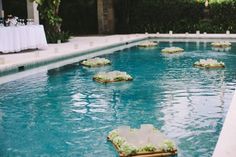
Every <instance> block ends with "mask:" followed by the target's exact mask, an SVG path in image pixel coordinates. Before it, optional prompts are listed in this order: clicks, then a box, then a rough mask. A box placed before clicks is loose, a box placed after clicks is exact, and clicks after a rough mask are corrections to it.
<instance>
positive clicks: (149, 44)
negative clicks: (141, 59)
mask: <svg viewBox="0 0 236 157" xmlns="http://www.w3.org/2000/svg"><path fill="white" fill-rule="evenodd" d="M157 45H158V43H156V42H153V41H145V42H143V43H141V44H139V45H138V46H139V47H145V48H148V47H156V46H157Z"/></svg>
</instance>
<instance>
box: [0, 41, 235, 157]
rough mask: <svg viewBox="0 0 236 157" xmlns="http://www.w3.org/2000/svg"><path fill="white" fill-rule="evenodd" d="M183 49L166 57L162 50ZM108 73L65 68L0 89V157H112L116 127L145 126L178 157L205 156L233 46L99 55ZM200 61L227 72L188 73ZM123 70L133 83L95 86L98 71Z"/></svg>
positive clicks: (222, 111) (221, 109)
mask: <svg viewBox="0 0 236 157" xmlns="http://www.w3.org/2000/svg"><path fill="white" fill-rule="evenodd" d="M169 45H173V46H179V47H182V48H184V49H185V50H186V52H184V53H183V54H181V55H174V56H164V55H163V54H161V53H160V50H161V49H162V48H164V47H166V46H169ZM104 57H106V58H108V59H110V60H111V61H112V65H111V66H106V67H102V68H94V69H89V68H84V67H82V66H80V65H79V64H74V65H69V66H66V67H62V68H59V69H54V70H50V71H48V72H45V73H39V74H37V75H32V76H29V77H27V78H24V79H20V80H17V81H13V82H9V83H6V84H3V85H1V86H0V156H1V157H8V156H10V157H11V156H22V157H34V156H37V157H38V156H43V157H47V156H52V157H59V156H60V157H65V156H69V157H74V156H85V157H97V156H100V157H113V156H117V154H116V152H115V151H114V149H113V147H112V145H111V144H110V143H108V142H107V141H106V136H107V134H108V132H109V131H111V130H112V129H115V128H116V127H118V126H120V125H130V126H131V127H139V126H140V124H143V123H150V124H153V125H154V126H155V127H157V128H159V129H160V130H161V131H162V132H164V133H165V134H166V135H167V136H168V137H170V138H172V139H173V140H175V141H176V144H177V145H178V148H179V155H178V156H179V157H197V156H201V157H209V156H211V155H212V152H213V150H214V147H215V144H216V142H217V139H218V136H219V133H220V130H221V128H222V124H223V121H224V118H225V116H226V113H227V110H228V107H229V105H230V102H231V99H232V96H233V93H234V90H235V85H236V44H233V46H232V48H231V50H230V51H228V52H216V51H213V50H211V47H210V43H205V44H204V43H195V42H189V43H185V42H182V43H181V42H173V43H169V42H161V43H160V45H159V46H158V47H157V48H156V49H139V48H137V47H133V48H130V49H127V50H124V51H119V52H115V53H113V54H109V55H105V56H104ZM201 58H214V59H218V60H221V61H223V62H225V64H226V68H225V69H219V70H203V69H198V68H194V67H192V64H193V63H194V62H195V61H197V60H199V59H201ZM110 70H121V71H126V72H128V73H129V74H131V75H132V76H133V77H134V81H133V82H127V83H113V84H107V85H104V84H99V83H96V82H94V81H92V79H91V78H92V76H93V75H94V74H95V73H97V72H98V71H110Z"/></svg>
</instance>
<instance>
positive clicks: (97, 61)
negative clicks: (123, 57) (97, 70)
mask: <svg viewBox="0 0 236 157" xmlns="http://www.w3.org/2000/svg"><path fill="white" fill-rule="evenodd" d="M81 64H82V65H84V66H88V67H96V66H103V65H107V64H111V61H110V60H108V59H106V58H99V57H96V58H92V59H87V60H84V61H82V62H81Z"/></svg>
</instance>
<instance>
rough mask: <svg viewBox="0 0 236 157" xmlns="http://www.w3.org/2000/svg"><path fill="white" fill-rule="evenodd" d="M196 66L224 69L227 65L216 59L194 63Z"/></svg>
mask: <svg viewBox="0 0 236 157" xmlns="http://www.w3.org/2000/svg"><path fill="white" fill-rule="evenodd" d="M194 65H195V66H198V67H205V68H223V67H224V66H225V64H224V63H223V62H218V61H217V60H214V59H211V58H210V59H200V60H199V61H197V62H195V63H194Z"/></svg>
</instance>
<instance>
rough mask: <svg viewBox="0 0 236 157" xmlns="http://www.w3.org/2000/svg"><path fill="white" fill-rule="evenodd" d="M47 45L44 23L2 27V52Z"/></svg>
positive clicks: (0, 40)
mask: <svg viewBox="0 0 236 157" xmlns="http://www.w3.org/2000/svg"><path fill="white" fill-rule="evenodd" d="M46 46H47V40H46V36H45V32H44V27H43V25H26V26H16V27H15V26H13V27H0V52H2V53H10V52H19V51H22V50H27V49H41V48H45V47H46Z"/></svg>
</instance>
